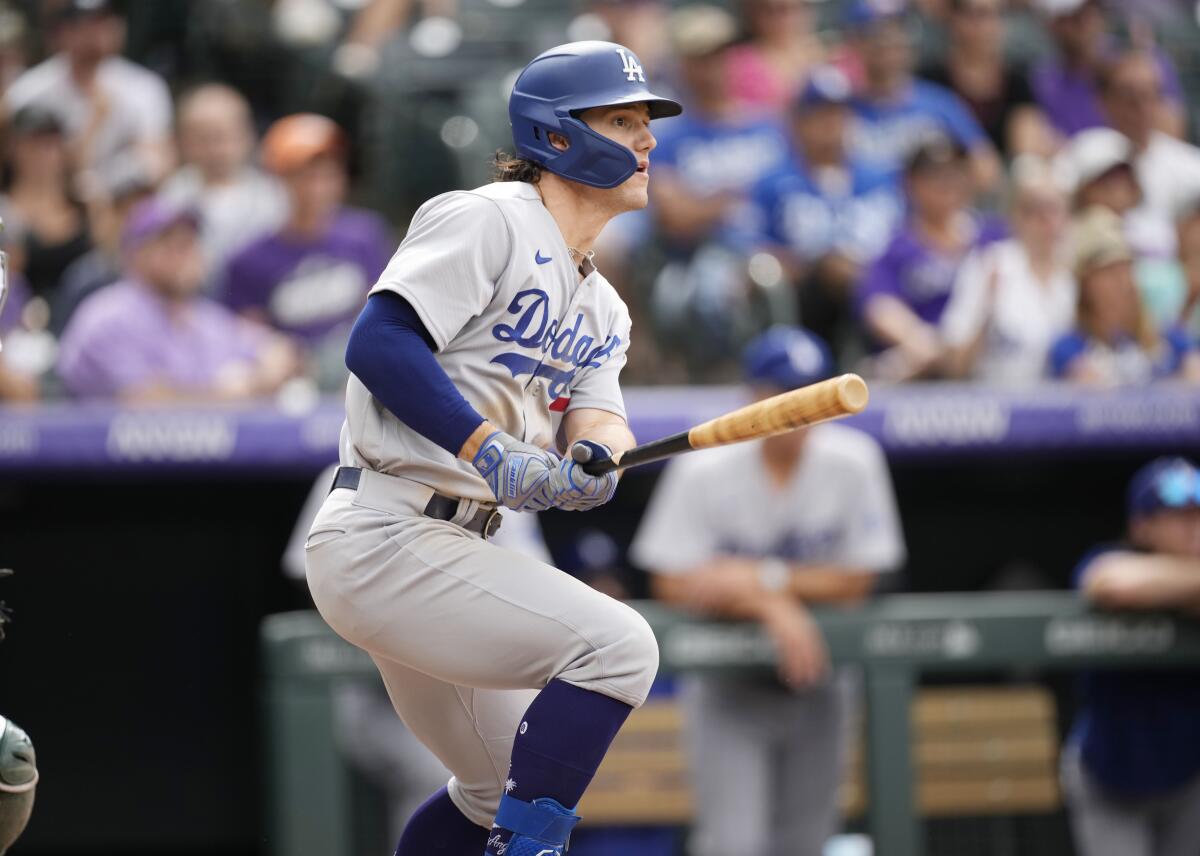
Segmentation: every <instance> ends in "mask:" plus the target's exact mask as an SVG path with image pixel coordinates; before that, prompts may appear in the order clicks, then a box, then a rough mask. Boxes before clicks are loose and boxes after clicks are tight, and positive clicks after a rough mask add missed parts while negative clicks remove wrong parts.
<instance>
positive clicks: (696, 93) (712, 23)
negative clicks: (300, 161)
mask: <svg viewBox="0 0 1200 856" xmlns="http://www.w3.org/2000/svg"><path fill="white" fill-rule="evenodd" d="M670 29H671V40H672V45H673V47H674V49H675V52H676V54H677V55H678V56H679V62H680V68H681V71H682V76H683V83H684V85H685V86H684V89H685V91H684V94H683V98H684V100H685V102H686V103H687V104H688V107H687V110H686V111H685V112H684V114H683V115H682V116H680V117H679V118H674V119H669V120H667V121H665V122H664V123H663V125H662V129H661V131H656V134H657V136H658V146H657V147H656V148H655V150H654V153H653V155H651V158H650V169H651V171H652V172H653V174H654V178H653V179H652V180H651V182H650V209H649V210H650V212H651V214H652V215H653V216H654V218H655V221H656V223H657V224H658V230H659V234H660V236H661V238H662V239H663V243H664V244H665V248H666V252H667V254H668V256H669V259H670V261H669V263H668V264H667V265H666V267H664V268H663V269H662V271H661V272H660V273H659V275H658V278H657V279H656V281H655V283H654V286H653V293H652V299H651V303H652V311H653V313H654V317H655V321H656V323H657V324H658V326H659V328H660V330H661V331H662V335H661V336H660V337H659V338H660V340H661V341H663V342H669V343H670V347H672V348H673V349H674V350H676V351H677V352H678V353H680V354H682V355H684V358H685V359H686V361H687V362H688V363H689V366H690V367H691V368H692V369H693V371H695V372H700V373H703V374H709V373H711V372H713V371H720V370H721V368H722V367H723V366H725V365H726V364H727V362H728V358H729V357H730V356H731V355H736V353H737V349H738V347H739V343H740V342H741V341H743V339H744V337H745V335H746V334H747V331H750V330H757V329H761V323H762V322H761V320H760V318H758V317H757V315H758V314H761V312H762V311H763V308H762V307H761V306H760V305H756V304H755V302H754V298H755V296H756V295H755V293H754V292H753V291H752V289H751V288H750V285H749V282H750V280H749V277H748V275H747V265H746V259H745V257H744V256H743V255H742V253H741V251H740V248H739V242H738V240H737V235H738V234H739V232H738V229H739V228H741V227H742V226H744V217H745V215H746V213H747V211H748V210H749V193H750V190H751V189H752V188H753V187H754V185H755V184H756V183H757V182H758V181H759V180H760V179H761V178H762V177H763V176H764V175H766V174H767V173H769V172H771V171H773V170H775V169H777V168H778V167H780V166H782V164H783V163H784V160H785V158H786V157H787V148H788V146H787V138H786V134H785V132H784V129H783V125H782V123H781V122H779V121H777V120H776V119H773V118H763V117H757V118H754V117H746V116H745V115H744V114H743V113H742V112H741V111H740V110H739V109H738V107H737V104H736V103H735V102H734V101H733V98H732V97H731V95H730V91H729V81H730V78H729V73H728V71H729V69H728V65H727V57H728V54H727V49H728V47H729V45H730V44H731V43H732V42H733V40H734V39H735V38H736V36H737V24H736V23H735V22H734V20H733V18H732V17H730V15H729V14H728V13H726V12H725V11H723V10H722V9H719V8H717V7H715V6H703V5H702V6H688V7H684V8H682V9H679V10H677V11H675V12H673V13H672V15H671V19H670Z"/></svg>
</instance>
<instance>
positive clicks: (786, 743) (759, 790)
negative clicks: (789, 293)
mask: <svg viewBox="0 0 1200 856" xmlns="http://www.w3.org/2000/svg"><path fill="white" fill-rule="evenodd" d="M832 369H833V364H832V360H831V359H830V357H829V354H828V351H827V350H826V348H825V346H824V344H823V343H821V342H820V341H819V340H817V339H815V338H814V337H813V336H811V335H809V334H807V333H805V332H804V331H802V330H799V329H796V328H786V327H775V328H772V329H771V330H769V331H768V332H767V333H765V334H763V335H762V336H761V337H760V338H758V339H756V340H755V341H754V342H753V343H751V345H750V346H749V348H748V349H747V352H746V358H745V370H746V378H747V380H748V382H749V383H750V386H751V391H752V392H753V393H754V394H755V395H756V396H759V397H765V396H768V395H774V394H776V393H779V392H783V391H785V390H788V389H794V388H796V387H799V386H803V385H805V384H808V383H811V382H814V381H816V380H819V379H821V378H823V377H827V376H829V374H830V373H831V372H832ZM904 554H905V550H904V541H903V535H902V533H901V530H900V524H899V519H898V516H897V513H896V503H895V498H894V496H893V494H892V487H891V481H890V478H889V476H888V469H887V463H886V462H885V460H884V457H883V453H882V451H881V450H880V448H879V446H878V444H877V443H876V442H875V441H874V440H873V439H871V438H870V437H868V436H867V435H866V434H863V433H861V432H859V431H857V430H855V429H853V428H847V427H844V426H841V425H817V426H814V427H812V428H809V429H801V430H799V431H793V432H790V433H787V434H782V435H778V436H775V437H772V438H770V439H767V440H765V441H763V442H758V443H744V444H741V445H737V446H731V447H729V448H727V449H721V450H718V451H715V452H712V453H709V454H706V455H703V456H701V455H697V456H696V457H694V458H683V459H680V460H677V461H675V462H674V463H672V464H671V465H670V466H669V467H668V469H667V471H666V473H665V474H664V475H663V477H662V480H661V481H660V482H659V485H658V487H657V489H656V490H655V493H654V496H653V498H652V500H651V502H650V506H649V508H648V509H647V512H646V516H645V517H644V518H643V520H642V523H641V526H640V527H639V530H638V533H637V536H636V538H635V539H634V542H633V545H632V548H631V557H632V558H633V560H634V561H635V562H636V563H638V564H639V565H640V566H642V567H645V568H647V569H649V570H650V571H652V572H653V581H652V588H653V590H654V592H655V594H656V596H658V597H659V598H661V599H662V600H665V601H667V602H668V603H671V604H675V605H677V606H681V607H684V608H687V609H691V610H694V611H697V612H700V613H704V614H708V615H716V616H722V617H729V618H740V619H748V620H753V621H757V622H759V623H760V624H761V625H762V626H763V628H764V630H765V631H766V632H767V634H768V635H769V636H770V637H771V639H772V640H773V642H774V644H775V649H776V652H777V655H778V660H779V679H780V681H773V680H771V679H770V678H769V677H767V676H765V675H763V676H761V677H760V676H751V675H740V676H736V677H709V676H694V675H688V676H685V677H683V678H681V679H680V687H679V689H680V699H681V702H682V705H683V710H684V715H685V726H686V732H687V740H688V744H689V747H690V756H691V764H692V782H693V784H694V787H695V796H696V801H697V805H696V813H695V817H696V822H695V826H694V841H693V846H692V847H691V848H690V849H689V852H690V853H693V854H695V856H733V854H736V856H768V854H782V853H789V854H794V856H818V854H820V853H822V852H823V849H824V845H825V842H826V839H827V838H829V836H831V835H832V834H833V833H834V832H835V831H836V829H837V826H838V791H839V785H840V783H841V781H842V776H843V774H844V772H845V769H846V750H847V745H848V738H849V733H850V730H851V729H852V727H853V725H854V722H855V717H854V715H853V707H854V706H855V692H854V685H853V682H852V681H851V680H850V676H849V675H847V674H846V673H840V674H836V673H831V670H830V667H829V655H828V652H827V651H826V647H825V641H824V639H823V638H822V636H821V632H820V630H819V629H818V628H817V626H816V624H815V623H814V622H813V620H812V617H811V616H810V615H809V612H808V606H809V605H811V604H853V603H857V602H860V601H862V600H863V599H864V598H866V597H867V596H868V595H869V594H870V593H871V591H872V588H873V587H874V585H875V582H876V579H877V578H878V576H879V575H880V574H884V573H887V572H890V571H894V570H896V569H897V568H898V567H899V566H900V565H901V564H903V562H904Z"/></svg>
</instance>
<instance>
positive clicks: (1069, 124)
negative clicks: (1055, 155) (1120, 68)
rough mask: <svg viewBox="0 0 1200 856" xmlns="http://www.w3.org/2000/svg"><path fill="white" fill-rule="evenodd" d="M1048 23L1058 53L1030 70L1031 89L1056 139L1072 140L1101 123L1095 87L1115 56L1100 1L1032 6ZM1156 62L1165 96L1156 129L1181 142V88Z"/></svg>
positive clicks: (1041, 1)
mask: <svg viewBox="0 0 1200 856" xmlns="http://www.w3.org/2000/svg"><path fill="white" fill-rule="evenodd" d="M1034 5H1035V6H1036V7H1037V9H1038V11H1039V12H1040V13H1041V14H1042V16H1043V18H1044V19H1045V20H1046V24H1047V28H1048V30H1049V33H1050V35H1051V37H1052V38H1053V40H1054V44H1055V46H1056V47H1057V49H1058V55H1057V56H1056V57H1050V58H1047V59H1046V60H1044V61H1042V62H1041V63H1039V64H1038V65H1037V66H1035V67H1034V69H1033V71H1032V73H1031V76H1030V84H1031V85H1032V87H1033V92H1034V95H1035V96H1037V100H1038V103H1039V104H1041V106H1042V110H1043V111H1044V112H1045V115H1046V117H1047V118H1048V119H1049V120H1050V122H1051V123H1052V124H1053V125H1054V127H1055V128H1056V129H1057V130H1058V132H1059V133H1060V134H1062V135H1063V136H1066V137H1073V136H1075V135H1076V134H1078V133H1079V132H1080V131H1084V130H1087V129H1088V128H1097V127H1102V126H1103V125H1105V124H1107V123H1106V122H1105V117H1104V112H1103V110H1102V108H1101V105H1100V98H1099V91H1098V83H1099V78H1100V73H1101V69H1102V68H1103V67H1104V64H1105V63H1106V62H1107V61H1108V59H1109V57H1110V56H1111V54H1112V50H1113V41H1112V38H1111V36H1110V35H1109V32H1108V23H1107V21H1106V20H1105V17H1104V9H1103V7H1102V5H1101V3H1100V0H1034ZM1155 60H1156V62H1157V63H1158V66H1159V71H1160V75H1161V80H1162V84H1163V88H1164V91H1165V96H1166V97H1164V98H1163V99H1161V100H1160V101H1159V104H1158V107H1157V110H1156V113H1157V116H1156V125H1157V127H1158V128H1159V129H1160V130H1162V131H1165V132H1166V133H1169V134H1171V135H1172V136H1175V137H1182V136H1183V130H1184V127H1185V119H1184V113H1183V107H1182V104H1183V88H1182V86H1180V83H1179V76H1178V75H1177V74H1176V73H1175V69H1174V67H1173V66H1172V65H1171V62H1170V60H1168V59H1167V57H1166V55H1165V54H1162V53H1161V52H1160V53H1156V54H1155Z"/></svg>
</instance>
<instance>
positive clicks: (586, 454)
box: [548, 440, 617, 511]
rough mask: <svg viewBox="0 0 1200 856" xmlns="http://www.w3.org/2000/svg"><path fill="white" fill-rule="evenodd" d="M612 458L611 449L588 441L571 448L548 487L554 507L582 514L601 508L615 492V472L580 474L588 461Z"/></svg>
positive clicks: (581, 441) (582, 441) (552, 476)
mask: <svg viewBox="0 0 1200 856" xmlns="http://www.w3.org/2000/svg"><path fill="white" fill-rule="evenodd" d="M611 457H612V449H610V448H608V447H607V446H604V445H601V444H600V443H593V442H592V441H591V440H580V441H579V442H577V443H575V445H573V446H572V447H571V454H570V455H568V456H567V457H565V458H563V459H562V460H561V461H559V463H558V467H557V468H556V469H555V470H554V472H553V473H551V474H550V485H549V488H548V491H549V494H550V498H551V500H552V501H553V503H554V505H555V507H557V508H561V509H563V510H564V511H585V510H587V509H589V508H595V507H596V506H598V505H604V503H606V502H608V501H609V500H610V499H612V498H613V494H614V493H616V492H617V474H616V472H615V471H613V472H609V473H605V474H604V475H602V476H591V475H588V474H587V473H586V472H584V471H583V465H584V464H586V463H588V462H589V461H602V460H604V459H605V458H611Z"/></svg>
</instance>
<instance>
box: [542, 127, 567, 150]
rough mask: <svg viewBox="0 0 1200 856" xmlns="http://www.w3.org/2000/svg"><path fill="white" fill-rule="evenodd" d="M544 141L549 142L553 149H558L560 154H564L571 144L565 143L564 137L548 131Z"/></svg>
mask: <svg viewBox="0 0 1200 856" xmlns="http://www.w3.org/2000/svg"><path fill="white" fill-rule="evenodd" d="M546 139H547V140H549V141H550V145H552V146H554V148H556V149H558V150H559V151H560V152H565V151H566V150H567V149H569V148H570V147H571V144H570V143H569V142H568V141H567V138H566V137H564V136H563V135H562V134H556V133H555V132H554V131H548V132H547V133H546Z"/></svg>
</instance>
